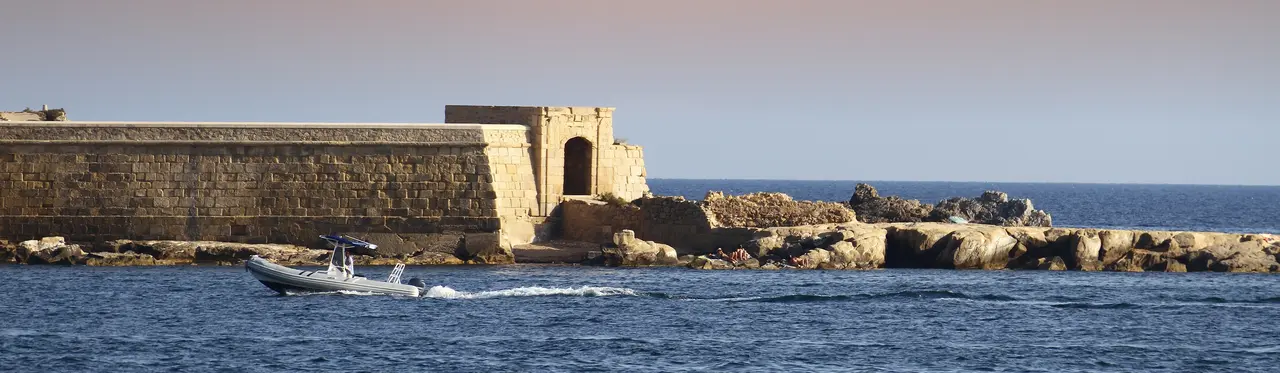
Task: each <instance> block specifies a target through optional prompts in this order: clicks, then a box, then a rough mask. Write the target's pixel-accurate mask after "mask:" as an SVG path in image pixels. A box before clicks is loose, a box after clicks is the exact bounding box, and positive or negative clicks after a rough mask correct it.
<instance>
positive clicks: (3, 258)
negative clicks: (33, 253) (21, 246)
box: [0, 240, 18, 264]
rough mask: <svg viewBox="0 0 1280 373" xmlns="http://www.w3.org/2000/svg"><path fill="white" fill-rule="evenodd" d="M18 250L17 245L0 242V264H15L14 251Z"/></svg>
mask: <svg viewBox="0 0 1280 373" xmlns="http://www.w3.org/2000/svg"><path fill="white" fill-rule="evenodd" d="M17 249H18V246H17V245H14V244H11V243H9V241H6V240H0V264H9V263H17V259H16V258H15V257H14V255H16V254H15V253H14V251H16V250H17Z"/></svg>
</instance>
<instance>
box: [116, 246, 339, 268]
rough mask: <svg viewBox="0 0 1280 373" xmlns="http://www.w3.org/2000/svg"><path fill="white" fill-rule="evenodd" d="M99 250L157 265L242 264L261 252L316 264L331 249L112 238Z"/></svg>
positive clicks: (286, 262) (274, 257) (264, 255)
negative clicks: (146, 259)
mask: <svg viewBox="0 0 1280 373" xmlns="http://www.w3.org/2000/svg"><path fill="white" fill-rule="evenodd" d="M95 252H99V253H127V252H133V253H137V254H142V255H148V256H151V257H153V258H155V259H156V263H157V264H162V265H163V264H191V263H215V264H239V263H242V262H244V261H245V260H248V259H249V258H250V257H252V256H254V255H257V256H260V257H262V258H263V259H267V260H270V261H272V262H276V263H279V264H281V265H316V264H323V263H325V261H326V260H328V254H329V251H327V250H313V249H309V248H306V247H302V246H295V245H280V244H246V243H237V242H217V241H130V240H117V241H111V242H108V243H107V244H105V245H104V246H102V247H100V248H98V249H96V250H95Z"/></svg>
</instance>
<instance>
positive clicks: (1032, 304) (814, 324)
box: [0, 265, 1280, 372]
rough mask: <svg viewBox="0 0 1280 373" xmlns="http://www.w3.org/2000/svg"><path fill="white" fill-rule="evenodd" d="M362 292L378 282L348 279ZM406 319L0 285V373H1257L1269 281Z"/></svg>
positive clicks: (690, 291) (521, 288) (803, 284)
mask: <svg viewBox="0 0 1280 373" xmlns="http://www.w3.org/2000/svg"><path fill="white" fill-rule="evenodd" d="M362 270H363V272H366V274H367V275H369V276H370V277H375V276H378V277H380V276H385V274H386V273H387V271H388V270H389V268H386V267H367V268H362ZM405 276H406V278H408V277H409V276H417V277H423V278H425V279H427V283H429V284H433V285H437V286H441V287H439V288H435V289H433V290H431V291H430V293H429V294H428V296H427V297H425V298H422V299H413V298H398V297H389V296H375V295H359V294H318V295H295V296H278V295H275V294H274V293H272V292H270V291H269V290H267V289H266V288H265V287H263V286H262V285H261V284H259V283H257V282H256V281H254V280H253V279H252V278H251V277H250V276H249V274H247V273H245V272H244V271H243V269H242V268H240V267H168V268H166V267H156V268H86V267H75V268H70V267H39V266H34V267H25V266H0V283H3V284H4V288H3V289H4V290H0V299H2V301H0V319H2V320H4V322H3V323H2V324H0V352H2V353H0V371H13V372H78V371H102V372H149V371H183V372H213V371H221V372H242V371H248V372H254V371H264V372H265V371H301V372H312V371H314V372H321V371H324V372H331V371H352V372H357V371H369V372H388V371H451V372H452V371H459V372H515V371H566V372H567V371H652V372H673V371H676V372H678V371H757V372H776V371H901V372H916V371H932V372H952V371H1001V372H1095V371H1096V372H1132V371H1157V372H1159V371H1167V372H1174V371H1199V372H1274V371H1275V370H1276V367H1277V364H1280V327H1277V326H1276V320H1278V319H1280V277H1277V276H1273V275H1252V274H1217V273H1189V274H1164V273H1139V274H1127V273H1083V272H1058V273H1050V272H1010V271H991V272H984V271H945V270H881V271H776V272H761V271H733V272H703V271H692V270H684V269H607V268H582V267H555V266H519V265H518V266H503V267H441V268H432V267H417V268H412V267H411V268H409V269H408V270H407V271H406V274H405Z"/></svg>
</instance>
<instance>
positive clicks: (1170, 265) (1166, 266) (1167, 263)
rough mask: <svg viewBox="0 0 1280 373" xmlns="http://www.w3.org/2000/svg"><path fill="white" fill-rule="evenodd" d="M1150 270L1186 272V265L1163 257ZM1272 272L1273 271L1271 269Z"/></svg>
mask: <svg viewBox="0 0 1280 373" xmlns="http://www.w3.org/2000/svg"><path fill="white" fill-rule="evenodd" d="M1148 270H1149V271H1152V272H1186V271H1187V265H1186V264H1182V262H1179V261H1177V260H1173V259H1165V260H1162V261H1160V262H1159V263H1156V264H1153V265H1152V266H1151V267H1149V268H1148ZM1273 272H1274V271H1273Z"/></svg>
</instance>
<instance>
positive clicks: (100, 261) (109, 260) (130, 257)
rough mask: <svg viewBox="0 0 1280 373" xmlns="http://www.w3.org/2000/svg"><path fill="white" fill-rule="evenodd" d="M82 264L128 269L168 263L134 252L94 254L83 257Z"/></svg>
mask: <svg viewBox="0 0 1280 373" xmlns="http://www.w3.org/2000/svg"><path fill="white" fill-rule="evenodd" d="M84 264H85V265H89V266H98V267H128V266H154V265H165V264H168V263H164V262H158V261H156V258H155V257H153V256H150V255H147V254H138V253H135V252H126V253H112V252H94V253H88V254H87V255H85V259H84Z"/></svg>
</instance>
